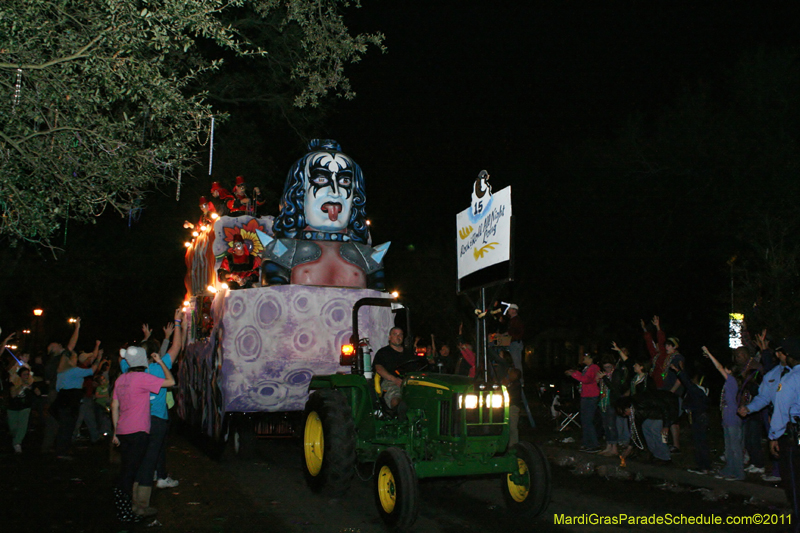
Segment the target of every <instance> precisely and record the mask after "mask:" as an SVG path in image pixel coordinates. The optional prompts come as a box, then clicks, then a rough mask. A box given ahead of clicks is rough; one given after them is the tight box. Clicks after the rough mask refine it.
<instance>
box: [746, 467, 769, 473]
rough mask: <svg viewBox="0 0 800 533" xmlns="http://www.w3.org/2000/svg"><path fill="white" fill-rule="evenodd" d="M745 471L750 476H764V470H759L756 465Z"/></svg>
mask: <svg viewBox="0 0 800 533" xmlns="http://www.w3.org/2000/svg"><path fill="white" fill-rule="evenodd" d="M744 471H745V472H747V473H748V474H763V473H764V469H763V468H758V467H757V466H756V465H750V466H748V467H747V468H745V469H744Z"/></svg>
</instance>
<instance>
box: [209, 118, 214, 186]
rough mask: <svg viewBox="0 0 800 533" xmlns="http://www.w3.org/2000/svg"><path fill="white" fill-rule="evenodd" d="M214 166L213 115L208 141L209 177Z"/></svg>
mask: <svg viewBox="0 0 800 533" xmlns="http://www.w3.org/2000/svg"><path fill="white" fill-rule="evenodd" d="M213 166H214V115H211V138H210V139H209V141H208V175H209V176H210V175H211V168H212V167H213Z"/></svg>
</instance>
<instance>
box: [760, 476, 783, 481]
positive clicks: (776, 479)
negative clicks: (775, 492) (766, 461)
mask: <svg viewBox="0 0 800 533" xmlns="http://www.w3.org/2000/svg"><path fill="white" fill-rule="evenodd" d="M761 479H763V480H764V481H766V482H767V483H777V482H779V481H780V480H781V478H780V477H778V476H773V475H772V474H770V475H768V476H767V475H764V476H761Z"/></svg>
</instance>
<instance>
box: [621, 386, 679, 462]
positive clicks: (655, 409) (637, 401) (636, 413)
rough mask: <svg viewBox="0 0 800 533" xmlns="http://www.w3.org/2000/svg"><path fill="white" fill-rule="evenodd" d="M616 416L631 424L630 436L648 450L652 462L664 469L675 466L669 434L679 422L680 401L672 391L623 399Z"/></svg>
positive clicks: (638, 445) (659, 391)
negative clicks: (672, 426)
mask: <svg viewBox="0 0 800 533" xmlns="http://www.w3.org/2000/svg"><path fill="white" fill-rule="evenodd" d="M616 407H617V414H619V415H620V416H627V417H629V418H630V420H631V433H632V439H633V442H634V444H636V445H637V447H639V449H644V445H643V443H642V437H644V440H645V441H646V442H647V449H648V450H650V453H651V454H652V455H653V462H654V463H656V464H661V465H668V464H672V457H671V456H670V452H669V447H668V446H667V434H668V433H669V427H670V426H671V425H672V424H673V423H674V422H675V421H676V420H677V419H678V397H677V396H675V395H674V394H672V393H671V392H670V391H664V390H649V391H646V392H643V393H641V394H636V395H634V396H630V397H624V398H620V399H619V400H618V401H617V405H616Z"/></svg>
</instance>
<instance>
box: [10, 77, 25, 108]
mask: <svg viewBox="0 0 800 533" xmlns="http://www.w3.org/2000/svg"><path fill="white" fill-rule="evenodd" d="M21 96H22V69H21V68H18V69H17V83H16V84H15V85H14V103H13V105H12V109H11V111H12V113H16V112H17V105H18V104H19V99H20V97H21Z"/></svg>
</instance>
